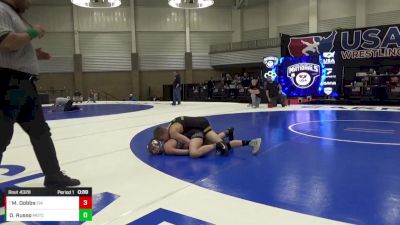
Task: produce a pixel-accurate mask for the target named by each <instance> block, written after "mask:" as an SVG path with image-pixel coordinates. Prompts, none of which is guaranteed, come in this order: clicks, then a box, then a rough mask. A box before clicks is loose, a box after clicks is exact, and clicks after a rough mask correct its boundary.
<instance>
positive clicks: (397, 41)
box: [281, 25, 400, 60]
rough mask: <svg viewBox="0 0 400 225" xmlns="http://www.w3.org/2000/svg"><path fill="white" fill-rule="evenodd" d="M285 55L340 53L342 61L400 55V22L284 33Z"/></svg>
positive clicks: (283, 54)
mask: <svg viewBox="0 0 400 225" xmlns="http://www.w3.org/2000/svg"><path fill="white" fill-rule="evenodd" d="M281 43H282V44H281V48H282V49H281V50H282V56H311V55H320V54H323V53H324V52H336V54H339V55H340V57H341V59H342V60H352V59H372V58H397V57H400V25H388V26H377V27H367V28H360V29H350V30H335V31H332V32H325V33H317V34H311V35H310V34H307V35H300V36H288V35H284V34H283V35H282V36H281Z"/></svg>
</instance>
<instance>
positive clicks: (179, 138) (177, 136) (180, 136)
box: [170, 130, 190, 146]
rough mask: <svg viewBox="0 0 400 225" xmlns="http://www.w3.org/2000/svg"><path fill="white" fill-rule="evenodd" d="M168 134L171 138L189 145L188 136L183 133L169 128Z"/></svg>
mask: <svg viewBox="0 0 400 225" xmlns="http://www.w3.org/2000/svg"><path fill="white" fill-rule="evenodd" d="M170 136H171V138H173V139H175V140H177V141H179V142H181V143H183V144H184V145H188V146H189V142H190V139H189V138H188V137H186V136H185V135H183V134H181V133H178V132H176V131H174V130H171V131H170Z"/></svg>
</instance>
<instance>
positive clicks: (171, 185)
mask: <svg viewBox="0 0 400 225" xmlns="http://www.w3.org/2000/svg"><path fill="white" fill-rule="evenodd" d="M144 104H154V108H152V109H149V110H144V111H139V112H132V113H126V114H119V115H111V116H102V117H91V118H83V119H69V120H57V121H50V122H49V125H50V126H51V128H52V133H53V139H54V142H55V144H56V148H57V153H58V157H59V160H60V163H61V165H62V169H63V170H65V171H66V172H67V174H68V175H70V176H72V177H77V178H79V179H80V180H81V181H82V186H87V187H93V192H94V193H100V192H106V191H107V192H111V193H114V194H117V195H119V196H120V198H118V199H117V200H116V201H115V202H114V203H112V204H111V205H109V206H108V207H107V208H105V209H104V210H102V211H101V212H100V213H99V214H97V215H96V216H94V218H93V222H91V223H87V224H113V225H118V224H126V223H129V222H131V221H134V220H135V219H137V218H140V217H142V216H144V215H146V214H148V213H150V212H152V211H154V210H156V209H158V208H164V209H168V210H171V211H174V212H178V213H182V214H184V215H187V216H191V217H194V218H197V219H200V220H204V221H208V222H210V223H214V224H246V225H250V224H255V225H260V224H265V225H267V224H271V225H277V224H279V225H286V224H296V225H302V224H303V225H312V224H318V225H325V224H331V225H332V224H343V223H339V222H335V221H330V220H326V219H322V218H317V217H313V216H308V215H303V214H299V213H295V212H290V211H286V210H282V209H278V208H273V207H269V206H266V205H262V204H257V203H253V202H250V201H247V200H243V199H239V198H236V197H231V196H228V195H224V194H221V193H216V192H214V191H210V190H207V189H204V188H201V187H199V186H196V185H192V184H190V183H187V182H184V181H181V180H178V179H176V178H173V177H171V176H169V175H166V174H163V173H161V172H159V171H157V170H155V169H153V168H151V167H149V166H148V165H146V164H144V163H143V162H141V161H140V160H138V159H137V158H136V157H135V156H134V154H133V153H132V152H131V149H130V146H129V143H130V141H131V139H132V137H133V136H134V135H135V134H136V133H138V132H140V131H142V130H143V129H145V128H148V127H151V126H153V125H155V124H159V123H162V122H167V121H170V120H171V119H172V118H174V117H176V116H181V115H190V116H202V115H215V114H226V113H240V112H254V111H267V110H271V109H267V108H266V107H265V105H263V106H262V108H260V109H251V108H248V107H247V106H246V104H236V103H186V102H184V103H183V104H182V105H180V106H175V107H172V106H171V105H169V103H162V102H156V103H154V102H145V103H144ZM297 109H300V106H290V107H289V108H285V109H282V108H277V109H274V110H297ZM3 164H6V165H8V164H12V165H22V166H25V167H26V170H25V171H24V172H23V173H21V174H18V175H17V176H16V177H12V178H10V177H6V176H0V182H5V181H7V180H10V179H16V178H18V177H23V176H26V175H30V174H34V173H38V172H40V169H39V165H38V163H37V161H36V159H35V156H34V153H33V150H32V147H31V145H30V142H29V139H28V138H27V136H26V135H25V134H24V133H23V131H22V130H21V129H20V128H19V127H18V126H16V130H15V135H14V138H13V140H12V143H11V145H10V146H9V148H8V150H7V152H6V154H5V156H4V160H3ZM0 172H1V171H0ZM42 183H43V179H36V180H33V181H31V182H27V183H24V184H23V185H21V186H28V187H41V186H42ZM160 187H161V188H160ZM9 224H11V223H9ZM13 224H17V223H13Z"/></svg>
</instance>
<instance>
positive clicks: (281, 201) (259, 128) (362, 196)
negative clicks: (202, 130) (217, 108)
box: [131, 111, 400, 225]
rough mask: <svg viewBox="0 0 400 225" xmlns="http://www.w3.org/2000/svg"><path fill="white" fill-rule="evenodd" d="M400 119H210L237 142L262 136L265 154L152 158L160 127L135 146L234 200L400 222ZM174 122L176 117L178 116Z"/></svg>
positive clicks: (352, 115) (334, 114)
mask: <svg viewBox="0 0 400 225" xmlns="http://www.w3.org/2000/svg"><path fill="white" fill-rule="evenodd" d="M399 115H400V114H399V113H396V112H383V111H380V112H378V111H373V112H364V111H287V112H259V113H244V114H230V115H218V116H210V117H208V118H209V120H210V122H211V124H212V126H213V128H214V130H216V131H222V130H224V129H226V128H228V127H231V126H233V127H235V139H251V138H255V137H262V138H263V143H262V146H261V150H260V153H259V154H258V155H257V156H253V155H251V153H250V149H249V148H246V147H243V148H238V149H235V150H233V152H231V153H230V154H229V155H228V156H217V155H215V153H211V154H209V155H207V156H205V157H203V158H201V159H191V158H189V157H187V156H165V155H162V156H151V155H150V154H149V153H148V152H147V150H146V145H147V143H148V141H149V139H150V138H151V136H152V131H153V128H149V129H146V130H144V131H142V132H141V133H139V134H137V135H136V136H135V137H134V138H133V139H132V141H131V149H132V151H133V153H134V154H135V155H136V156H137V157H138V158H139V159H141V160H142V161H143V162H145V163H147V164H148V165H150V166H152V167H154V168H155V169H157V170H160V171H162V172H164V173H166V174H169V175H171V176H174V177H177V178H179V179H182V180H185V181H188V182H191V183H194V184H196V185H199V186H201V187H204V188H207V189H211V190H214V191H217V192H221V193H225V194H227V195H231V196H235V197H239V198H242V199H246V200H249V201H253V202H257V203H261V204H265V205H269V206H274V207H279V208H282V209H287V210H290V211H294V212H299V213H304V214H309V215H314V216H318V217H323V218H328V219H333V220H338V221H343V222H348V223H354V224H368V225H377V224H393V225H394V224H400V163H399V162H400V116H399ZM171 119H173V118H171Z"/></svg>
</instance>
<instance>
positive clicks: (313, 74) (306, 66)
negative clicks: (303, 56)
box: [287, 63, 321, 89]
mask: <svg viewBox="0 0 400 225" xmlns="http://www.w3.org/2000/svg"><path fill="white" fill-rule="evenodd" d="M320 75H321V68H320V66H319V65H318V64H313V63H298V64H294V65H292V66H289V67H288V68H287V76H288V77H289V78H290V79H291V80H292V82H293V84H294V85H295V86H296V87H298V88H301V89H305V88H309V87H311V86H312V85H313V84H314V82H315V79H316V78H317V77H319V76H320Z"/></svg>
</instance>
